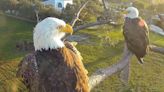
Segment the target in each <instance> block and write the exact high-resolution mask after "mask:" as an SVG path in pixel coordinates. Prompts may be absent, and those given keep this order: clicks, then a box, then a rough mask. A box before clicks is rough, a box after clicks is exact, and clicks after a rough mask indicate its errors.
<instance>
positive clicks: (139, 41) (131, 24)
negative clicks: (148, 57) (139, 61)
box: [123, 18, 149, 58]
mask: <svg viewBox="0 0 164 92" xmlns="http://www.w3.org/2000/svg"><path fill="white" fill-rule="evenodd" d="M123 35H124V37H125V41H126V43H127V47H128V49H129V50H130V51H132V52H133V53H134V54H135V55H136V56H137V58H142V57H144V56H145V54H146V53H147V51H148V45H149V37H148V35H149V29H148V26H147V24H146V22H145V21H144V20H143V19H141V18H135V19H130V18H126V20H125V24H124V26H123Z"/></svg>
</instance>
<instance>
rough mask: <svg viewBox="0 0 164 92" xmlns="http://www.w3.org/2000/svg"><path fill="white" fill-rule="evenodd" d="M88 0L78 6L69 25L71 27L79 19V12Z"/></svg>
mask: <svg viewBox="0 0 164 92" xmlns="http://www.w3.org/2000/svg"><path fill="white" fill-rule="evenodd" d="M89 1H90V0H88V1H86V2H85V3H84V4H83V5H82V6H81V7H79V9H78V10H77V12H76V13H75V15H74V17H73V19H72V21H71V23H70V25H71V26H72V27H74V25H75V23H76V22H77V21H78V20H79V16H80V13H81V11H82V10H83V9H84V8H85V6H86V5H87V4H88V2H89Z"/></svg>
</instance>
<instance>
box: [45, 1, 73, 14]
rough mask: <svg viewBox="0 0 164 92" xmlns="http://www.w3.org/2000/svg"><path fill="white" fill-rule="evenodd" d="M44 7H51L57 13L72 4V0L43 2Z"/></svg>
mask: <svg viewBox="0 0 164 92" xmlns="http://www.w3.org/2000/svg"><path fill="white" fill-rule="evenodd" d="M43 3H44V4H45V5H52V6H53V7H54V8H55V9H57V10H58V11H62V10H63V9H64V8H66V6H67V4H73V0H43Z"/></svg>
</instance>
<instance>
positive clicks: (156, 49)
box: [150, 45, 164, 54]
mask: <svg viewBox="0 0 164 92" xmlns="http://www.w3.org/2000/svg"><path fill="white" fill-rule="evenodd" d="M150 50H151V51H153V52H157V53H161V54H164V48H162V47H157V46H155V45H150Z"/></svg>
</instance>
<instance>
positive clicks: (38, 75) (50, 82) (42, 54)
mask: <svg viewBox="0 0 164 92" xmlns="http://www.w3.org/2000/svg"><path fill="white" fill-rule="evenodd" d="M72 32H73V29H72V27H71V26H70V25H68V24H66V23H65V22H64V21H63V20H60V19H58V18H53V17H48V18H46V19H44V20H43V21H41V22H40V23H38V24H37V25H36V27H35V28H34V33H33V41H34V48H35V51H34V52H33V53H30V54H28V55H27V56H25V57H24V59H23V60H22V61H21V62H20V64H19V66H18V71H17V76H18V77H21V79H22V81H23V83H24V84H25V85H26V86H27V88H28V89H29V91H30V92H89V86H88V76H87V73H88V72H87V70H86V69H85V68H84V65H83V63H82V60H81V59H82V58H81V56H80V54H79V52H78V50H77V49H76V48H75V47H74V46H73V45H72V44H71V43H70V42H68V41H67V42H66V41H65V42H63V41H62V40H61V39H62V38H63V37H64V36H65V33H72Z"/></svg>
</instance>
